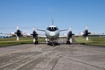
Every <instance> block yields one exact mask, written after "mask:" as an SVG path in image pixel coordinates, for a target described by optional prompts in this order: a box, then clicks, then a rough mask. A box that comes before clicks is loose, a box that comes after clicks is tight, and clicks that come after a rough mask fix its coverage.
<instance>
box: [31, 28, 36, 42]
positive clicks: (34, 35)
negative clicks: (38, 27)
mask: <svg viewBox="0 0 105 70" xmlns="http://www.w3.org/2000/svg"><path fill="white" fill-rule="evenodd" d="M31 35H33V43H35V37H36V35H37V33H36V31H35V27H33V34H31Z"/></svg>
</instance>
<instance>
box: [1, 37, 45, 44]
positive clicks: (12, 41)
mask: <svg viewBox="0 0 105 70" xmlns="http://www.w3.org/2000/svg"><path fill="white" fill-rule="evenodd" d="M38 41H39V42H40V41H45V39H44V38H40V39H39V40H38ZM32 42H33V38H23V37H20V40H19V41H16V38H0V46H3V45H14V44H24V43H32Z"/></svg>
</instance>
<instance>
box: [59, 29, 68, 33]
mask: <svg viewBox="0 0 105 70" xmlns="http://www.w3.org/2000/svg"><path fill="white" fill-rule="evenodd" d="M67 30H68V29H63V30H60V32H61V31H67Z"/></svg>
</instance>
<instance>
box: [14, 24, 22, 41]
mask: <svg viewBox="0 0 105 70" xmlns="http://www.w3.org/2000/svg"><path fill="white" fill-rule="evenodd" d="M15 34H17V41H19V36H21V31H20V30H19V26H18V25H17V32H16V33H15Z"/></svg>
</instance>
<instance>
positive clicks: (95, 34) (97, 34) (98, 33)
mask: <svg viewBox="0 0 105 70" xmlns="http://www.w3.org/2000/svg"><path fill="white" fill-rule="evenodd" d="M102 34H104V33H96V34H89V35H102Z"/></svg>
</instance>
